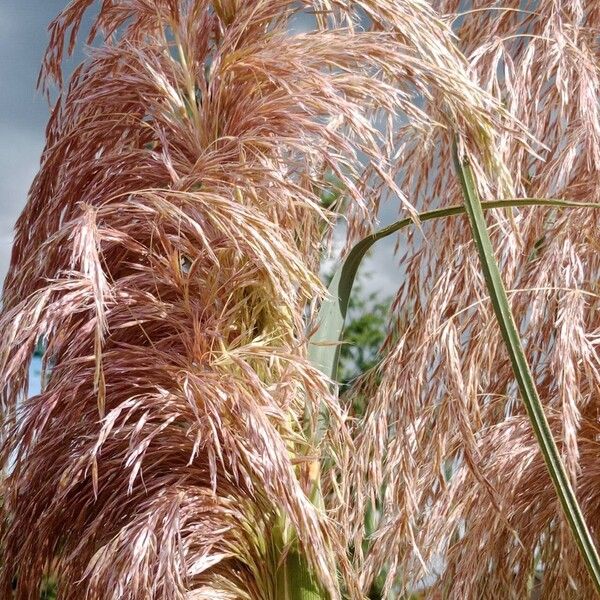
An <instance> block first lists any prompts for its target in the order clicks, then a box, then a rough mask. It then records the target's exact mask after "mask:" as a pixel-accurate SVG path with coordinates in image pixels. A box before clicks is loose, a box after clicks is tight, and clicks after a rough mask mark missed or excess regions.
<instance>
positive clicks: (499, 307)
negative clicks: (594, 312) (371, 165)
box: [454, 147, 600, 592]
mask: <svg viewBox="0 0 600 600" xmlns="http://www.w3.org/2000/svg"><path fill="white" fill-rule="evenodd" d="M454 161H455V166H456V171H457V173H458V176H459V180H460V184H461V187H462V191H463V195H464V200H465V209H466V212H467V215H468V217H469V222H470V224H471V230H472V232H473V240H474V241H475V245H476V246H477V252H478V253H479V258H480V261H481V266H482V270H483V273H484V276H485V282H486V285H487V288H488V291H489V294H490V298H491V301H492V305H493V307H494V313H495V314H496V320H497V321H498V325H499V326H500V330H501V331H502V337H503V339H504V343H505V345H506V349H507V350H508V354H509V356H510V360H511V363H512V368H513V372H514V375H515V378H516V380H517V383H518V385H519V390H520V392H521V396H522V398H523V403H524V404H525V408H526V409H527V414H528V415H529V419H530V421H531V425H532V428H533V431H534V433H535V436H536V438H537V441H538V444H539V446H540V449H541V451H542V454H543V456H544V460H545V462H546V466H547V468H548V472H549V473H550V477H551V478H552V482H553V483H554V487H555V488H556V492H557V494H558V498H559V500H560V503H561V505H562V508H563V511H564V514H565V517H566V518H567V521H568V523H569V526H570V528H571V531H572V534H573V537H574V539H575V541H576V542H577V545H578V546H579V550H580V552H581V556H582V557H583V559H584V561H585V563H586V566H587V568H588V571H589V573H590V577H591V578H592V580H593V582H594V585H595V587H596V589H597V590H598V591H599V592H600V559H599V558H598V553H597V551H596V548H595V546H594V542H593V540H592V536H591V535H590V532H589V529H588V527H587V525H586V522H585V519H584V517H583V514H582V512H581V508H580V507H579V504H578V503H577V498H576V497H575V493H574V491H573V488H572V487H571V484H570V482H569V478H568V476H567V472H566V470H565V467H564V465H563V463H562V460H561V457H560V453H559V451H558V447H557V446H556V442H555V441H554V438H553V437H552V432H551V431H550V427H549V425H548V420H547V419H546V415H545V414H544V409H543V407H542V403H541V401H540V397H539V395H538V392H537V389H536V386H535V383H534V381H533V376H532V374H531V370H530V368H529V365H528V363H527V359H526V357H525V353H524V352H523V346H522V344H521V340H520V337H519V333H518V330H517V327H516V325H515V321H514V318H513V315H512V311H511V309H510V305H509V303H508V297H507V295H506V290H505V288H504V284H503V282H502V278H501V276H500V269H499V268H498V264H497V262H496V259H495V257H494V251H493V248H492V243H491V240H490V236H489V234H488V230H487V226H486V222H485V217H484V213H483V208H484V207H485V205H484V204H483V205H482V202H481V201H480V199H479V194H478V193H477V187H476V185H475V179H474V176H473V171H472V170H471V168H470V166H469V164H468V163H467V162H461V161H460V160H459V158H458V154H457V151H456V147H455V148H454Z"/></svg>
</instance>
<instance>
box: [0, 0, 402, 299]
mask: <svg viewBox="0 0 600 600" xmlns="http://www.w3.org/2000/svg"><path fill="white" fill-rule="evenodd" d="M66 4H67V2H66V0H0V282H1V281H3V280H4V276H5V274H6V270H7V268H8V264H9V260H10V248H11V242H12V234H13V227H14V224H15V221H16V219H17V217H18V216H19V213H20V212H21V210H22V209H23V206H24V205H25V201H26V198H27V190H28V189H29V186H30V185H31V181H32V179H33V177H34V175H35V173H36V172H37V170H38V168H39V158H40V154H41V151H42V147H43V142H44V129H45V126H46V121H47V119H48V105H47V102H46V100H45V99H44V98H43V97H42V96H41V95H40V94H39V93H38V92H37V91H36V87H35V86H36V80H37V76H38V72H39V67H40V63H41V60H42V56H43V52H44V49H45V47H46V44H47V42H48V31H47V28H48V24H49V23H50V21H51V20H52V18H53V17H54V16H55V15H56V14H58V12H59V11H60V10H61V9H62V8H64V7H65V6H66ZM393 243H394V242H393V240H392V239H390V240H386V241H383V242H379V244H378V245H377V247H376V248H375V252H374V254H373V255H372V256H371V257H370V258H369V259H368V262H367V264H366V269H365V270H367V271H369V272H370V273H371V277H370V278H369V283H368V287H369V288H370V289H373V290H377V291H381V292H383V293H385V294H391V293H392V291H393V288H394V287H395V286H396V284H397V283H398V280H399V273H398V269H397V267H395V265H394V262H393V260H392V259H391V252H392V247H393Z"/></svg>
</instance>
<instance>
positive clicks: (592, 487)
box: [347, 0, 600, 600]
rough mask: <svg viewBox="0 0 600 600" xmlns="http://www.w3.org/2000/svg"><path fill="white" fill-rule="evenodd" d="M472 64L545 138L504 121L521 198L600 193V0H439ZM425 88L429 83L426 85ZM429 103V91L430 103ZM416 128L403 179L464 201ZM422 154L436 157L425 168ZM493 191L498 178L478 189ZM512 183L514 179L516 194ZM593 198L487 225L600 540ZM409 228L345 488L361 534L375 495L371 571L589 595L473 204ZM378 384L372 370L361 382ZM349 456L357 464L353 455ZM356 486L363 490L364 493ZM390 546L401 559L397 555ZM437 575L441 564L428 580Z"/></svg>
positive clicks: (367, 574)
mask: <svg viewBox="0 0 600 600" xmlns="http://www.w3.org/2000/svg"><path fill="white" fill-rule="evenodd" d="M432 5H433V7H434V8H435V9H436V10H437V11H438V12H439V14H441V15H444V16H443V20H444V21H445V22H447V23H448V25H449V26H452V27H453V29H454V31H455V33H456V36H457V44H458V47H459V48H460V50H461V51H462V52H463V54H464V56H465V57H466V59H467V60H468V69H469V72H470V73H471V74H472V76H473V77H474V79H475V80H476V81H477V82H479V83H480V85H481V87H482V88H483V89H484V90H486V91H488V92H489V93H490V94H492V95H493V96H495V97H496V98H497V100H498V101H499V102H501V103H502V104H503V106H504V107H505V108H506V109H507V110H508V111H509V112H510V113H511V114H512V115H513V116H514V117H515V118H516V119H518V121H519V122H521V123H523V124H524V125H525V126H526V127H527V129H528V130H529V131H530V132H531V133H532V134H533V135H534V137H535V138H536V139H537V140H539V141H540V142H541V143H542V146H541V147H540V148H537V151H538V154H537V155H536V154H533V153H531V152H529V151H528V149H527V148H526V147H525V146H524V145H522V144H519V142H518V140H517V138H516V137H515V136H514V135H512V134H511V133H510V132H508V133H506V132H500V135H499V139H498V146H497V149H498V151H499V152H500V153H501V157H502V160H503V162H504V165H505V167H506V168H507V169H508V172H509V173H510V174H511V175H512V185H513V189H512V191H511V192H510V193H512V194H514V195H515V196H516V197H532V198H551V197H554V198H567V199H570V200H577V201H586V202H597V201H598V199H599V197H600V186H599V183H600V177H599V176H598V173H599V169H600V160H599V159H600V135H599V133H600V129H599V128H600V119H599V116H600V115H599V112H598V111H599V107H598V94H599V91H600V87H599V84H600V79H599V77H600V47H599V46H598V31H599V27H600V7H599V6H598V3H597V2H593V1H585V0H583V1H579V0H557V1H554V0H553V1H546V0H539V1H538V0H535V1H533V0H532V1H531V2H518V1H510V0H507V1H505V2H501V3H486V2H459V1H458V0H439V1H437V2H433V3H432ZM428 102H429V100H428ZM423 110H424V111H425V112H427V111H428V107H427V105H425V106H424V107H423ZM400 137H401V139H404V140H407V141H406V142H405V147H406V148H407V151H406V153H405V156H404V159H403V160H404V164H405V165H407V166H408V165H411V166H412V167H413V168H410V169H409V168H407V169H404V170H401V171H400V173H401V174H402V175H403V177H402V179H401V181H399V186H400V187H402V189H404V190H405V191H406V194H407V195H408V196H409V197H410V198H411V202H413V205H414V207H415V208H416V209H417V210H418V211H421V210H430V209H432V208H435V207H438V206H445V205H451V204H456V203H459V204H460V203H461V202H462V198H461V196H460V190H459V188H458V186H457V183H456V181H455V176H454V174H453V173H452V169H451V165H452V161H451V159H450V157H449V154H448V153H449V147H448V145H447V144H443V143H442V142H441V141H440V140H439V138H437V137H435V136H434V137H432V139H431V143H430V144H427V145H422V144H421V143H420V142H421V140H420V139H419V138H416V139H415V141H414V142H412V143H411V142H410V141H409V140H410V139H411V132H410V131H409V130H407V133H406V135H403V134H401V136H400ZM418 165H429V166H428V167H421V168H419V166H418ZM482 191H483V193H484V197H485V198H486V199H493V198H494V195H493V194H494V193H497V192H494V190H493V189H490V190H488V191H486V190H482ZM505 197H506V196H505ZM599 218H600V217H599V214H598V212H597V211H593V210H577V211H573V212H557V211H548V210H545V209H544V210H540V209H539V208H523V209H519V210H513V211H512V214H507V213H506V212H504V211H494V212H493V214H490V215H489V221H488V223H489V225H490V232H491V234H492V237H493V241H494V244H495V249H496V252H497V257H498V261H499V263H500V265H501V266H502V271H503V277H504V281H505V283H506V286H507V288H508V289H509V295H510V299H511V301H512V308H513V311H514V314H515V315H516V317H517V320H518V326H519V328H520V333H521V336H522V339H523V341H524V345H525V351H526V354H527V358H528V360H529V361H530V364H531V366H532V370H533V373H534V377H535V379H536V383H537V385H538V389H539V391H540V394H541V396H542V401H543V404H544V406H545V410H546V411H547V414H548V416H549V418H550V421H551V426H552V429H553V432H554V435H555V436H556V438H557V439H558V441H559V446H560V449H561V451H562V454H563V457H564V460H565V462H566V464H567V466H568V469H569V473H570V477H571V479H572V482H573V485H574V486H575V488H576V491H577V495H578V498H579V501H580V503H581V505H582V509H583V512H584V514H585V517H586V520H587V522H588V524H589V525H590V527H591V529H592V534H593V535H594V537H595V538H596V540H598V518H599V514H600V497H599V496H598V493H597V491H596V490H597V488H598V484H599V480H598V469H597V467H596V466H595V463H594V461H595V459H594V458H593V457H594V456H597V454H598V449H599V445H598V406H599V405H598V401H599V396H598V393H599V390H600V364H599V359H598V350H597V348H598V339H599V338H598V336H599V331H600V320H599V315H600V312H599V311H598V308H599V306H598V286H597V280H598V275H599V267H600V263H599V260H598V226H599V221H598V219H599ZM423 230H424V234H425V236H426V239H427V240H428V242H429V243H423V242H422V238H419V237H418V236H417V235H409V237H408V238H404V241H405V243H404V244H403V245H402V249H403V251H402V258H401V260H402V261H403V264H404V265H405V268H406V269H407V277H406V279H405V281H404V282H403V283H402V285H401V287H400V290H399V292H398V295H397V299H396V305H397V306H398V307H402V306H403V305H404V304H405V303H407V301H410V302H411V304H412V305H414V314H413V316H412V318H411V320H410V324H409V326H408V327H407V329H406V332H405V334H404V335H403V336H402V337H401V339H400V340H399V342H398V343H395V342H394V340H393V339H392V338H391V337H390V340H389V342H388V349H389V354H388V355H387V357H386V358H385V361H384V363H383V364H382V365H381V367H380V369H379V373H380V375H381V380H380V381H378V382H377V383H378V386H377V387H376V388H375V387H374V386H373V384H372V383H371V394H372V395H373V398H372V400H371V401H370V403H369V404H368V411H367V415H366V417H365V421H364V423H363V424H361V427H360V428H359V429H358V433H357V440H356V444H357V446H358V452H357V453H356V456H359V457H361V461H360V464H359V465H358V466H357V467H356V468H355V469H354V470H353V473H352V475H351V479H352V480H353V483H352V485H351V486H350V488H349V489H348V491H347V494H348V495H347V499H348V500H347V501H348V502H349V501H350V498H358V499H359V502H358V504H354V505H353V510H354V515H353V517H352V518H353V519H354V523H355V529H354V535H355V536H356V538H357V539H359V538H360V536H361V535H362V534H363V532H364V529H363V524H362V523H363V515H364V511H365V510H366V507H367V502H368V501H371V502H374V501H375V500H374V499H377V501H378V503H379V504H378V506H379V508H380V511H379V513H380V515H382V516H381V518H380V521H379V524H378V529H377V532H376V543H375V544H373V549H372V551H371V552H370V553H369V554H368V555H367V556H366V557H364V561H363V557H359V560H360V561H361V566H360V568H361V570H362V575H361V577H362V582H363V587H364V589H368V587H369V585H370V582H371V581H372V580H373V579H374V577H375V576H376V575H377V574H378V573H379V572H381V570H382V569H387V570H386V573H387V589H388V591H390V597H394V596H393V595H392V592H391V590H392V589H393V585H394V584H395V582H397V580H398V576H399V575H400V574H402V575H403V577H404V582H405V583H406V585H407V586H410V585H411V584H414V583H415V582H416V581H418V580H419V579H420V578H421V577H422V576H423V574H424V573H425V572H427V571H428V570H429V571H431V570H433V571H434V573H435V572H438V575H439V576H437V577H434V580H435V584H434V585H433V586H432V588H431V589H430V590H429V592H428V593H430V594H432V597H437V596H435V594H440V595H442V596H443V597H444V598H449V599H452V598H456V599H463V598H499V597H503V598H504V597H507V598H527V597H529V594H530V593H531V589H532V587H534V585H535V586H537V590H536V591H537V592H539V593H540V596H539V597H542V598H552V599H553V600H554V599H556V600H561V599H565V600H566V599H572V598H582V599H583V598H595V597H596V596H595V591H594V589H593V587H592V583H591V581H590V579H589V577H588V575H587V573H586V571H585V568H584V565H583V562H582V560H581V558H580V556H579V553H578V550H577V548H576V547H575V544H574V543H573V542H572V540H571V537H570V535H569V531H568V528H567V525H566V522H565V521H564V520H563V519H562V516H561V515H560V508H559V506H558V502H557V500H556V496H555V492H554V489H553V487H552V484H551V480H550V478H549V476H548V474H547V473H546V472H545V470H544V468H543V461H542V458H541V455H540V452H539V449H538V447H537V445H536V443H535V440H534V438H533V435H532V432H531V429H530V427H529V424H528V421H527V418H526V415H525V410H524V408H523V405H522V403H521V401H520V398H519V394H518V389H517V387H516V384H515V381H514V376H513V372H512V369H511V365H510V363H509V359H508V354H507V352H506V350H505V348H504V346H503V343H502V340H501V337H500V331H499V329H498V328H497V327H496V325H495V320H494V315H493V312H492V306H491V304H490V302H489V299H488V298H487V292H486V288H485V285H484V282H483V277H482V275H481V272H480V268H479V265H478V261H477V255H476V251H475V248H474V245H473V242H472V238H471V233H470V230H469V226H468V223H467V220H466V219H464V218H456V219H454V220H452V221H449V220H447V221H444V222H439V223H433V222H432V224H431V225H430V224H427V225H423ZM369 385H370V384H369V383H368V382H363V383H362V387H361V389H360V392H361V393H363V394H364V393H366V392H365V389H367V390H368V389H369ZM350 467H352V465H350ZM361 500H362V501H361ZM390 557H391V558H390ZM429 581H431V579H430V580H429Z"/></svg>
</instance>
